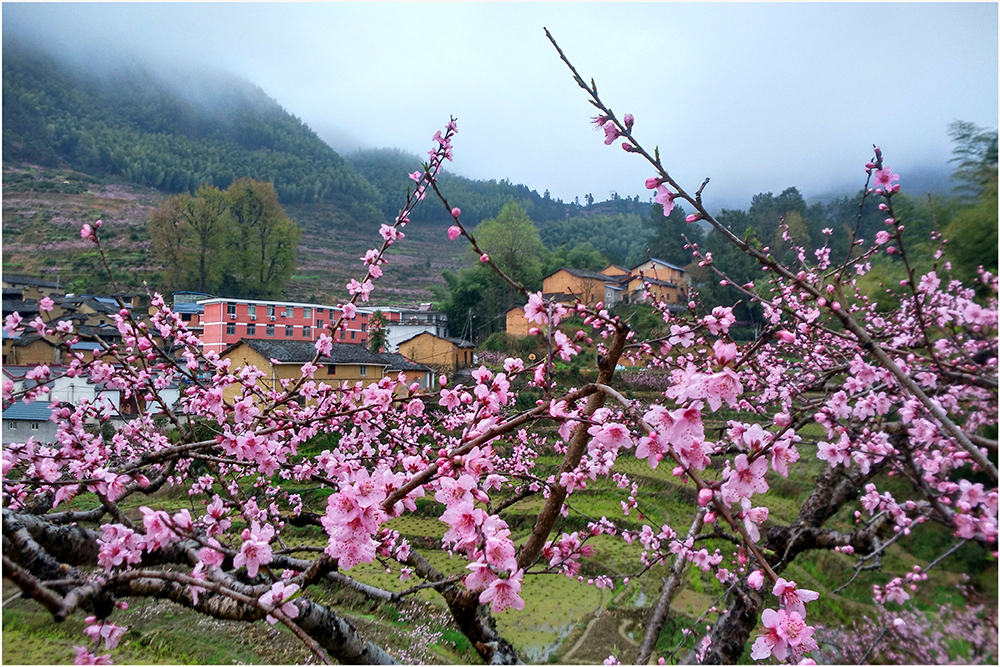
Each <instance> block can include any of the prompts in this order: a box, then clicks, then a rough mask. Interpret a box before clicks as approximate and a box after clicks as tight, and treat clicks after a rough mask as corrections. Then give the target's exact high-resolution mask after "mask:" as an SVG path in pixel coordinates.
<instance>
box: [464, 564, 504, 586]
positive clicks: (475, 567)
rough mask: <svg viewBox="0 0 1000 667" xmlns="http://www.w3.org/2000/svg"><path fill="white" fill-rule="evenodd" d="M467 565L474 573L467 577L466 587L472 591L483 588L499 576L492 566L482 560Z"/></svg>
mask: <svg viewBox="0 0 1000 667" xmlns="http://www.w3.org/2000/svg"><path fill="white" fill-rule="evenodd" d="M465 567H466V568H467V569H469V570H472V574H470V575H469V576H467V577H466V578H465V587H466V588H468V589H469V590H470V591H479V590H482V589H484V588H486V587H487V586H489V585H490V584H492V583H493V582H494V581H496V580H497V579H498V578H499V577H497V575H496V573H494V572H493V570H492V569H490V566H489V565H487V564H486V563H484V562H482V561H476V562H474V563H469V564H468V565H466V566H465Z"/></svg>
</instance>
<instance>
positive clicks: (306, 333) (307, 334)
mask: <svg viewBox="0 0 1000 667" xmlns="http://www.w3.org/2000/svg"><path fill="white" fill-rule="evenodd" d="M302 336H303V337H304V338H312V328H311V327H302Z"/></svg>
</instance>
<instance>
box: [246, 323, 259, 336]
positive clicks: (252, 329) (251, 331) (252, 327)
mask: <svg viewBox="0 0 1000 667" xmlns="http://www.w3.org/2000/svg"><path fill="white" fill-rule="evenodd" d="M256 335H257V325H256V324H248V325H247V336H256Z"/></svg>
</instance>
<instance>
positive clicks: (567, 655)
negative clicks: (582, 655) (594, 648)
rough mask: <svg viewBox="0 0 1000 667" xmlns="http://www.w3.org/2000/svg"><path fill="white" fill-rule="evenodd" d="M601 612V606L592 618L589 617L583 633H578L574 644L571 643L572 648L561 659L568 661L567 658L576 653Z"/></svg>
mask: <svg viewBox="0 0 1000 667" xmlns="http://www.w3.org/2000/svg"><path fill="white" fill-rule="evenodd" d="M602 613H604V609H603V608H602V609H600V610H599V611H598V612H597V613H596V614H594V618H592V619H590V623H587V627H586V628H585V629H584V631H583V634H582V635H580V638H579V639H577V640H576V643H575V644H573V648H571V649H570V650H569V651H567V652H566V655H564V656H563V660H565V661H567V662H569V659H570V658H572V657H573V654H574V653H576V651H577V649H578V648H580V647H581V646H583V643H584V642H585V641H587V637H588V636H589V635H590V629H591V628H592V627H594V623H597V621H599V620H601V614H602Z"/></svg>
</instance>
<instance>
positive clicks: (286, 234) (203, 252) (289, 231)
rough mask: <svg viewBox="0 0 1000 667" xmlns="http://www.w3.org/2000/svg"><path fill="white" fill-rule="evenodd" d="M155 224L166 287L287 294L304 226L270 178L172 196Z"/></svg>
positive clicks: (241, 293)
mask: <svg viewBox="0 0 1000 667" xmlns="http://www.w3.org/2000/svg"><path fill="white" fill-rule="evenodd" d="M148 226H149V233H150V237H151V238H152V241H153V252H154V257H155V258H156V259H157V260H158V261H160V262H161V263H162V264H163V266H164V268H165V271H164V273H163V276H164V287H169V288H172V289H176V290H182V289H191V290H197V291H201V292H215V291H221V292H224V293H225V294H227V295H229V296H234V297H258V298H260V297H279V296H282V295H283V294H284V288H285V283H286V281H287V280H288V279H289V278H290V277H291V275H292V272H293V270H294V268H295V247H296V244H297V243H298V241H299V236H300V232H299V228H298V226H297V225H296V224H295V223H294V222H293V221H292V220H291V219H289V218H288V216H287V215H286V214H285V212H284V210H283V209H282V208H281V205H280V204H279V203H278V197H277V193H276V192H275V190H274V187H273V186H272V185H271V184H270V183H263V182H260V181H254V180H253V179H249V178H245V179H239V180H236V181H234V182H233V183H232V184H230V186H229V187H228V188H227V189H226V190H225V191H220V190H219V189H218V188H216V187H214V186H209V185H204V186H202V187H200V188H198V190H197V192H196V193H195V195H194V196H192V195H189V194H180V195H174V196H172V197H168V198H167V199H166V200H165V201H164V202H163V204H162V205H161V206H160V208H158V209H157V210H156V211H154V212H153V214H152V215H151V216H150V219H149V224H148Z"/></svg>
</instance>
